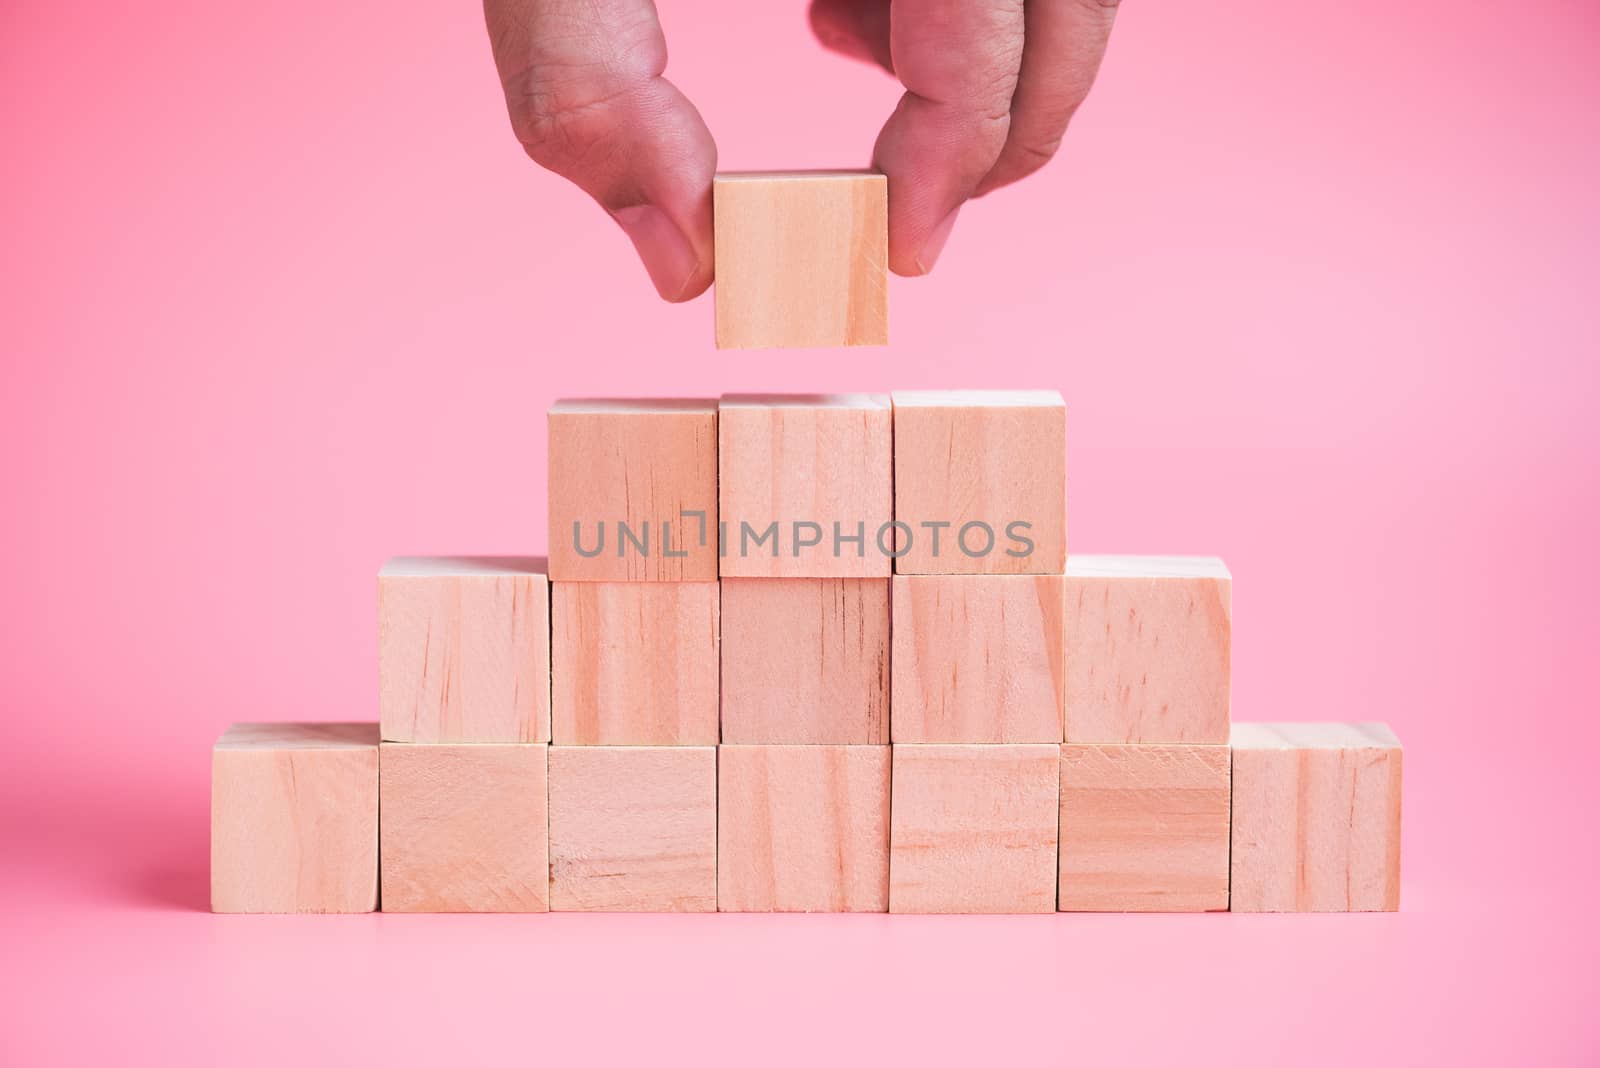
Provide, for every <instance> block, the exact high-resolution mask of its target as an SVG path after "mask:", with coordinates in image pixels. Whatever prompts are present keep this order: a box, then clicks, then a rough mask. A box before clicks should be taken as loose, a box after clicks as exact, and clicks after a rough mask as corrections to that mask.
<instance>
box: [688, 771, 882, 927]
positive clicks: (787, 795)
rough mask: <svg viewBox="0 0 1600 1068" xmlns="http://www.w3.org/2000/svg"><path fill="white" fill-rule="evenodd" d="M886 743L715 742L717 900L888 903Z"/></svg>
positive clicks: (736, 907)
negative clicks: (716, 746)
mask: <svg viewBox="0 0 1600 1068" xmlns="http://www.w3.org/2000/svg"><path fill="white" fill-rule="evenodd" d="M889 760H890V755H889V747H888V746H887V745H724V746H722V747H721V748H720V749H718V750H717V784H718V785H717V813H718V817H717V907H718V908H719V909H721V910H722V911H723V912H884V911H887V910H888V908H889Z"/></svg>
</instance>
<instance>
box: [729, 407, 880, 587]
mask: <svg viewBox="0 0 1600 1068" xmlns="http://www.w3.org/2000/svg"><path fill="white" fill-rule="evenodd" d="M891 432H892V417H891V414H890V407H889V398H888V396H887V395H882V394H868V393H853V394H844V395H838V396H789V397H779V396H728V397H724V398H722V406H721V408H720V410H719V412H718V418H717V448H718V450H719V452H720V455H721V464H720V480H721V490H720V492H721V500H720V503H719V507H720V513H721V521H722V523H723V524H724V525H725V528H726V530H727V549H726V552H725V553H724V555H723V558H722V576H723V577H724V578H727V577H729V576H738V577H745V578H753V577H758V576H759V577H763V578H872V577H885V576H887V575H888V574H889V570H890V566H889V564H890V556H889V553H890V552H891V551H892V550H893V547H894V538H893V530H892V528H888V524H889V521H890V519H892V518H893V515H892V512H891V509H892V507H893V503H894V502H893V500H892V497H893V493H892V490H891V488H890V474H891V472H890V468H891V466H892V463H893V456H892V452H893V449H892V446H891V440H890V439H891Z"/></svg>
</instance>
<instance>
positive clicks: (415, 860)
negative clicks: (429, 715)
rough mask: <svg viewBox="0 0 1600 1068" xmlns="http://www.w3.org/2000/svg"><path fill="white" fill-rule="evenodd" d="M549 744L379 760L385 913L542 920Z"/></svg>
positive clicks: (399, 747) (409, 747) (434, 748)
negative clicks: (537, 915)
mask: <svg viewBox="0 0 1600 1068" xmlns="http://www.w3.org/2000/svg"><path fill="white" fill-rule="evenodd" d="M549 751H550V747H549V746H548V745H415V744H395V743H391V742H385V743H384V744H383V748H382V751H381V754H380V757H381V765H380V780H381V792H380V798H381V806H382V826H381V833H380V836H379V838H380V842H381V846H382V857H383V910H384V911H385V912H546V911H548V910H549V908H550V867H549V865H550V853H549V831H548V826H547V824H548V816H547V814H546V806H547V805H548V802H549V794H548V788H547V785H546V777H545V768H546V759H547V754H548V753H549Z"/></svg>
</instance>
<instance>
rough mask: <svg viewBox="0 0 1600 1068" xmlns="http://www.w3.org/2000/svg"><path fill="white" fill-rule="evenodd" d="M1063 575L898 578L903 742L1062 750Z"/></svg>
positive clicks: (897, 696)
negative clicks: (1052, 745) (1058, 746)
mask: <svg viewBox="0 0 1600 1068" xmlns="http://www.w3.org/2000/svg"><path fill="white" fill-rule="evenodd" d="M1061 590H1062V578H1061V576H1060V575H896V576H895V577H894V609H893V618H894V654H893V657H892V664H893V673H894V686H893V694H894V709H893V716H892V732H893V736H894V740H895V742H896V743H901V742H1059V741H1061V711H1062V693H1063V690H1062V672H1063V669H1064V662H1063V655H1062V645H1061V624H1062V614H1061Z"/></svg>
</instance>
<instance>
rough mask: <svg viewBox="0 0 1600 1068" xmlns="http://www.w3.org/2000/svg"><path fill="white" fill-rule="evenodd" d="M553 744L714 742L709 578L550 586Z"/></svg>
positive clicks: (716, 606)
mask: <svg viewBox="0 0 1600 1068" xmlns="http://www.w3.org/2000/svg"><path fill="white" fill-rule="evenodd" d="M551 593H552V599H551V603H552V612H551V630H552V634H553V637H554V641H553V642H552V665H551V672H552V689H553V695H552V701H551V712H552V717H553V734H554V736H555V742H556V744H557V745H715V744H716V743H717V680H718V653H717V644H718V636H717V632H718V616H719V612H720V601H719V597H718V587H717V583H715V582H673V583H626V582H557V583H555V584H554V585H553V587H552V591H551Z"/></svg>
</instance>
